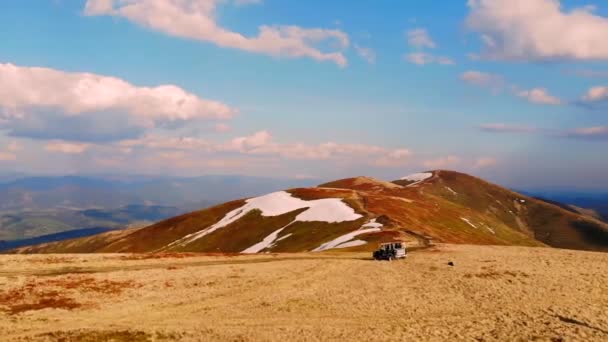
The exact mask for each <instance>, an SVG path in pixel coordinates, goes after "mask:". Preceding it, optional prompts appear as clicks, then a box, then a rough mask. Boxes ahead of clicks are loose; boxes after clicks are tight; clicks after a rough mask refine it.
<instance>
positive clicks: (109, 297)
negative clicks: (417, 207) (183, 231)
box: [0, 245, 608, 341]
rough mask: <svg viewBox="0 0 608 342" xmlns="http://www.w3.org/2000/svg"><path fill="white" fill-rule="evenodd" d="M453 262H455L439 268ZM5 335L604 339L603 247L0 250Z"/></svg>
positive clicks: (606, 280)
mask: <svg viewBox="0 0 608 342" xmlns="http://www.w3.org/2000/svg"><path fill="white" fill-rule="evenodd" d="M448 262H453V264H454V266H449V265H448ZM0 336H1V337H0V339H1V340H3V341H13V340H17V341H32V340H34V341H38V340H42V341H45V340H48V341H163V340H180V341H201V340H204V341H210V340H213V341H216V340H217V341H223V340H228V341H276V340H290V341H334V340H335V341H337V340H340V341H351V340H357V341H404V340H438V341H439V340H456V339H461V340H480V341H492V340H501V341H505V340H508V341H514V340H525V341H528V340H541V341H544V340H546V341H562V340H563V341H593V340H595V341H601V340H603V341H606V340H608V254H602V253H589V252H577V251H567V250H557V249H549V248H524V247H493V246H486V247H479V246H456V245H443V246H438V247H434V248H431V249H427V250H424V251H418V252H415V253H411V254H410V256H409V257H408V258H407V259H406V260H403V261H393V262H376V261H372V260H369V259H368V255H367V254H297V255H259V256H200V255H175V254H167V255H162V256H141V255H99V254H97V255H30V256H26V255H4V256H0Z"/></svg>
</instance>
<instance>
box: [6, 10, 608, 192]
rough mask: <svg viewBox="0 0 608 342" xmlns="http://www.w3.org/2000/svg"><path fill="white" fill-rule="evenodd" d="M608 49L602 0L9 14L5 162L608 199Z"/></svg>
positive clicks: (52, 170) (16, 167)
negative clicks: (425, 174) (458, 175)
mask: <svg viewBox="0 0 608 342" xmlns="http://www.w3.org/2000/svg"><path fill="white" fill-rule="evenodd" d="M531 18H532V19H534V20H532V19H531ZM260 27H265V28H266V30H267V33H268V34H267V35H266V36H258V34H259V32H260ZM546 27H549V29H543V28H546ZM256 37H257V38H256ZM606 39H608V4H605V3H604V2H601V1H597V0H595V1H590V2H581V1H561V2H560V1H557V0H508V1H507V0H470V1H466V0H458V1H446V2H442V3H441V4H440V5H438V4H437V3H436V2H429V1H426V0H412V1H400V2H396V1H390V0H377V1H346V0H335V1H331V2H329V1H320V0H312V1H286V0H285V1H278V0H264V1H252V0H249V1H247V0H240V1H239V0H132V1H128V2H127V1H122V0H113V1H112V0H88V1H84V0H83V1H66V0H48V1H37V2H35V4H34V2H31V1H3V2H2V3H0V41H1V42H2V44H1V45H0V66H1V67H0V169H1V170H4V171H5V172H12V171H19V172H27V173H37V174H47V173H49V174H66V173H84V174H87V173H101V172H115V173H136V174H138V173H149V174H155V173H156V174H158V173H163V174H174V175H200V174H218V173H238V174H251V175H269V176H282V177H315V178H327V179H332V178H341V177H349V176H355V175H371V176H377V177H381V178H385V179H392V178H396V177H398V176H403V175H405V174H407V173H409V172H412V171H418V170H423V169H436V168H446V169H456V170H461V171H464V172H469V173H473V174H476V175H480V176H482V177H485V178H488V179H490V180H493V181H497V182H499V183H502V184H505V185H508V186H514V187H519V188H530V189H531V188H561V189H563V188H578V189H608V177H607V176H606V174H607V172H606V170H608V158H606V155H607V153H606V148H607V147H608V144H607V143H608V117H607V115H606V111H605V110H606V103H608V87H604V85H608V63H606V62H607V61H608V51H607V50H608V47H604V46H608V44H605V43H604V42H605V41H606ZM167 85H170V88H167V87H166V86H167Z"/></svg>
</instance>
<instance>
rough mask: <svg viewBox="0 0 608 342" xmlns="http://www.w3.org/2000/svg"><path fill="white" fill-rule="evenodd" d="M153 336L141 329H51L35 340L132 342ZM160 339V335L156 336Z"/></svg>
mask: <svg viewBox="0 0 608 342" xmlns="http://www.w3.org/2000/svg"><path fill="white" fill-rule="evenodd" d="M152 337H153V336H152V335H151V334H149V333H146V332H143V331H133V330H103V331H96V330H76V331H53V332H50V333H46V334H40V335H37V336H36V339H37V340H51V341H65V342H68V341H79V342H97V341H113V342H122V341H125V342H127V341H129V342H131V341H133V342H144V341H145V342H147V341H153V340H154V339H153V338H152ZM157 337H160V338H161V339H162V337H161V336H157Z"/></svg>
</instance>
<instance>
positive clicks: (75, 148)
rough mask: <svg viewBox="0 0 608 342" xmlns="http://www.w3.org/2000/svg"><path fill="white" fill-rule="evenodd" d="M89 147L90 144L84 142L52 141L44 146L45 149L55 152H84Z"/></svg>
mask: <svg viewBox="0 0 608 342" xmlns="http://www.w3.org/2000/svg"><path fill="white" fill-rule="evenodd" d="M89 147H90V145H89V144H84V143H75V142H68V141H51V142H49V143H47V144H46V145H45V146H44V149H45V150H47V151H49V152H55V153H65V154H81V153H84V152H85V151H86V150H87V149H88V148H89Z"/></svg>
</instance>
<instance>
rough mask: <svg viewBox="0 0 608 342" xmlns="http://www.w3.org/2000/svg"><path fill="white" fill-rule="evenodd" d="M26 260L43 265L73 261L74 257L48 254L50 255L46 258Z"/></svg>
mask: <svg viewBox="0 0 608 342" xmlns="http://www.w3.org/2000/svg"><path fill="white" fill-rule="evenodd" d="M28 262H30V263H32V264H45V265H50V264H64V263H70V262H74V258H68V257H57V256H50V257H46V258H34V259H30V260H28Z"/></svg>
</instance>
